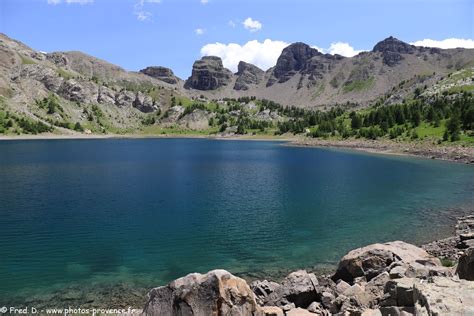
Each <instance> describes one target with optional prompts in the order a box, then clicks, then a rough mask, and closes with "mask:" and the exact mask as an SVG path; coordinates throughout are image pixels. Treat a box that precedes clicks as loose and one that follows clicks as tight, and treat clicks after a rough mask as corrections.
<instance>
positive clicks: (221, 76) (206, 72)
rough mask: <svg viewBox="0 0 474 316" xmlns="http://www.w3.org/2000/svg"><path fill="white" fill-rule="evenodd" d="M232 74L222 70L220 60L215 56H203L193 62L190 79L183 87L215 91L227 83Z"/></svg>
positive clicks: (227, 70) (224, 69)
mask: <svg viewBox="0 0 474 316" xmlns="http://www.w3.org/2000/svg"><path fill="white" fill-rule="evenodd" d="M231 78H232V72H231V71H230V70H229V69H226V68H224V66H223V64H222V59H221V58H220V57H217V56H204V57H202V58H201V59H200V60H197V61H195V62H194V65H193V72H192V75H191V77H189V78H188V80H187V81H186V84H185V87H186V88H188V89H189V88H192V89H197V90H215V89H217V88H220V87H222V86H225V85H227V84H228V83H229V81H230V80H231Z"/></svg>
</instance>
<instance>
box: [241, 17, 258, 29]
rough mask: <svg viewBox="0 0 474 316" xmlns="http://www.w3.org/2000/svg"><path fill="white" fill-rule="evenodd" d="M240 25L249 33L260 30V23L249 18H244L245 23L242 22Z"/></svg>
mask: <svg viewBox="0 0 474 316" xmlns="http://www.w3.org/2000/svg"><path fill="white" fill-rule="evenodd" d="M242 24H243V25H244V27H245V28H246V29H247V30H249V31H250V32H256V31H258V30H260V29H261V28H262V23H260V22H259V21H257V20H254V19H252V18H250V17H248V18H246V19H245V21H244V22H242Z"/></svg>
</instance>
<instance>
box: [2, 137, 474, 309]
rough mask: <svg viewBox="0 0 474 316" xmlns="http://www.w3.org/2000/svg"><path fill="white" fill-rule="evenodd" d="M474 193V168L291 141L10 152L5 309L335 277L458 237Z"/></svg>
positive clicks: (5, 190)
mask: <svg viewBox="0 0 474 316" xmlns="http://www.w3.org/2000/svg"><path fill="white" fill-rule="evenodd" d="M473 192H474V167H473V166H469V165H462V164H456V163H448V162H441V161H433V160H425V159H417V158H409V157H396V156H383V155H374V154H365V153H355V152H349V151H341V150H331V149H318V148H299V147H290V146H284V144H283V143H281V142H264V141H219V140H205V139H106V140H104V139H102V140H34V141H2V142H0V215H1V216H0V227H1V229H0V298H2V299H4V300H6V298H12V297H13V298H15V297H21V296H22V295H31V293H39V294H45V293H49V292H53V291H57V290H58V289H61V288H67V287H70V286H74V285H79V286H80V285H81V284H88V285H90V284H93V285H94V286H96V287H100V286H101V285H102V284H106V283H108V284H111V283H112V284H113V283H114V282H117V283H120V284H122V285H123V284H125V285H126V284H132V285H134V284H140V286H143V287H144V288H147V287H152V286H158V285H162V284H164V283H166V282H168V281H170V280H172V279H174V278H176V277H179V276H183V275H185V274H187V273H190V272H206V271H208V270H211V269H215V268H223V269H227V270H229V271H231V272H232V273H234V274H238V275H242V276H246V277H249V278H252V277H262V276H277V275H279V274H281V273H286V272H287V271H289V270H295V269H298V268H311V269H313V270H318V269H325V268H332V267H333V266H334V265H335V264H336V263H337V262H338V260H339V259H340V257H341V256H342V255H344V254H345V253H346V252H347V251H348V250H350V249H352V248H355V247H360V246H363V245H366V244H369V243H373V242H384V241H390V240H404V241H408V242H413V243H422V242H425V241H429V240H431V239H433V238H436V237H443V236H447V235H449V234H450V233H451V232H452V230H453V223H454V219H455V217H456V216H458V215H461V214H463V213H465V212H466V210H469V208H470V209H471V210H472V206H473V205H474V196H473ZM132 287H133V286H132ZM1 303H2V302H1V299H0V304H1Z"/></svg>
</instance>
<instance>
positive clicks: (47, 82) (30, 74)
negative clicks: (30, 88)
mask: <svg viewBox="0 0 474 316" xmlns="http://www.w3.org/2000/svg"><path fill="white" fill-rule="evenodd" d="M20 78H23V79H26V78H29V79H34V80H37V81H39V82H41V83H42V84H43V85H44V86H45V88H46V89H48V90H50V91H53V92H57V91H58V90H59V88H60V87H61V85H62V83H63V81H64V80H63V78H61V77H59V76H58V74H57V73H56V72H55V71H54V70H53V69H51V68H48V67H43V66H41V65H37V64H33V65H23V66H22V68H21V71H20Z"/></svg>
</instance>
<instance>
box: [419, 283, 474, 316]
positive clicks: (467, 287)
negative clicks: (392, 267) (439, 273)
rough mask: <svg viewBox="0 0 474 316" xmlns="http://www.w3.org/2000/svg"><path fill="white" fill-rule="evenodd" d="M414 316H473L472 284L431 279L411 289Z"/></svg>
mask: <svg viewBox="0 0 474 316" xmlns="http://www.w3.org/2000/svg"><path fill="white" fill-rule="evenodd" d="M413 299H414V302H415V314H416V315H440V316H441V315H474V282H471V281H466V280H458V279H453V278H447V277H433V278H432V280H431V281H430V282H417V283H415V284H414V287H413Z"/></svg>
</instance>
